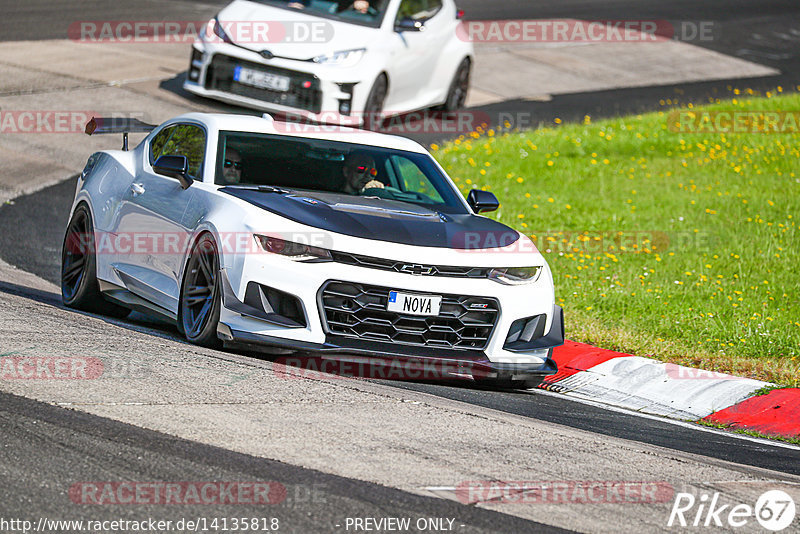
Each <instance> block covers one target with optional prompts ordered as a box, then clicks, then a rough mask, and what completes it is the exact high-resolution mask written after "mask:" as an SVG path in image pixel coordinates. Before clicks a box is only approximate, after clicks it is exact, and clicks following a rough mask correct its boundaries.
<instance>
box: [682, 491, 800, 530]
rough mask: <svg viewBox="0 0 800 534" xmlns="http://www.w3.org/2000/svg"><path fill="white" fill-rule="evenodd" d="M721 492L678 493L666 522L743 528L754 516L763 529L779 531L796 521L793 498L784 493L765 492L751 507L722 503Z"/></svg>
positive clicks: (696, 525) (683, 525) (692, 525)
mask: <svg viewBox="0 0 800 534" xmlns="http://www.w3.org/2000/svg"><path fill="white" fill-rule="evenodd" d="M719 501H720V495H719V493H714V495H713V496H711V497H709V496H708V495H707V494H705V493H704V494H702V495H700V497H695V496H694V495H692V494H691V493H678V494H676V495H675V502H674V503H673V504H672V510H671V511H670V514H669V520H668V521H667V526H668V527H687V526H689V527H733V528H740V527H743V526H745V525H747V524H749V523H751V521H752V519H753V517H755V519H756V521H758V523H759V524H760V525H761V527H762V528H765V529H767V530H770V531H772V532H779V531H781V530H784V529H786V528H787V527H789V526H790V525H791V524H792V522H793V521H794V517H795V512H796V510H795V504H794V499H792V497H791V496H790V495H789V494H788V493H786V492H785V491H781V490H770V491H766V492H764V493H763V494H761V496H760V497H759V498H758V500H756V504H755V506H751V505H749V504H736V505H731V504H720V502H719Z"/></svg>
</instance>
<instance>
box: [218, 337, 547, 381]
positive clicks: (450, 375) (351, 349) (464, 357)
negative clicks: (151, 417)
mask: <svg viewBox="0 0 800 534" xmlns="http://www.w3.org/2000/svg"><path fill="white" fill-rule="evenodd" d="M219 337H220V338H221V339H222V340H223V344H224V346H225V348H228V349H238V350H254V351H266V352H268V353H273V354H274V353H276V352H277V353H279V354H281V353H283V354H289V353H291V354H293V353H296V352H302V353H306V354H311V355H314V356H319V357H322V358H323V359H334V360H338V361H347V362H349V363H351V364H357V366H355V367H354V366H350V369H351V371H350V372H345V374H350V375H353V376H354V377H367V378H384V377H385V378H400V379H403V378H405V379H423V380H424V379H441V380H447V379H458V380H464V379H467V380H473V381H481V380H514V381H526V380H537V379H541V378H543V377H546V376H550V375H553V374H555V373H556V372H557V371H558V368H557V366H556V363H555V361H554V360H553V359H552V354H553V349H552V348H550V349H548V351H547V357H546V358H545V359H544V361H543V362H542V363H502V362H492V361H490V360H489V359H488V358H487V357H486V356H485V355H484V354H482V353H480V352H479V351H474V353H467V352H465V351H460V352H455V351H449V350H443V349H431V348H425V350H424V351H415V350H413V349H415V348H416V347H404V346H400V345H396V344H392V343H381V342H377V341H365V340H353V339H349V338H345V337H338V336H329V337H328V339H327V340H326V342H325V343H308V342H298V341H293V340H286V339H281V338H277V337H272V336H268V335H263V334H254V333H252V332H243V331H239V330H231V329H229V328H227V327H226V326H222V327H221V329H220V330H219ZM409 349H411V350H409ZM414 352H419V354H411V353H414ZM354 356H355V357H356V358H353V357H354ZM359 356H361V357H362V358H358V357H359ZM296 363H297V364H298V365H300V366H302V362H301V361H300V360H298V361H297V362H296ZM367 366H369V368H370V369H372V368H376V367H378V368H381V367H382V368H388V369H391V370H392V371H390V372H389V373H388V374H384V375H381V374H379V373H378V374H376V373H374V372H372V371H369V370H366V369H365V368H366V367H367ZM338 369H339V370H341V367H339V368H338ZM392 375H395V376H392Z"/></svg>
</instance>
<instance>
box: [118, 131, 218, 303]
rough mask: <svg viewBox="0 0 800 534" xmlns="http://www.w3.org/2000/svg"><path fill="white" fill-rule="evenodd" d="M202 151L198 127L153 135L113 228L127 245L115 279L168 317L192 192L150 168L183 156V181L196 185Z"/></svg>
mask: <svg viewBox="0 0 800 534" xmlns="http://www.w3.org/2000/svg"><path fill="white" fill-rule="evenodd" d="M162 134H163V135H162ZM205 147H206V132H205V129H204V128H203V127H202V126H200V125H199V124H188V123H185V124H184V123H181V124H176V125H173V126H170V127H167V128H165V129H164V130H162V131H161V132H159V133H158V134H157V135H156V136H155V137H154V138H153V140H152V142H151V143H150V147H149V149H148V151H147V152H148V153H147V154H146V156H145V158H146V161H143V162H142V170H141V172H140V173H139V176H138V177H137V180H135V181H134V183H133V184H131V189H130V191H129V192H128V193H127V196H126V200H125V203H124V204H125V205H124V206H123V209H122V215H121V217H120V222H119V233H120V235H122V236H124V237H125V239H126V241H127V242H129V243H130V244H131V247H130V250H129V253H128V254H125V255H120V257H119V263H118V265H117V266H116V270H117V272H118V273H119V275H120V278H121V279H122V281H123V282H124V283H125V285H126V287H127V288H128V289H129V290H130V291H131V292H133V293H135V294H137V295H139V296H140V297H143V298H145V299H147V300H149V301H151V302H153V303H155V304H157V305H158V306H160V307H162V308H164V309H166V310H169V311H171V312H173V313H177V310H178V297H179V293H180V273H181V271H182V265H181V262H182V261H183V257H184V251H185V249H186V246H187V243H188V240H189V238H190V236H191V232H192V230H191V229H190V228H187V227H186V225H185V224H184V220H183V219H184V214H185V213H186V210H187V207H188V206H189V203H190V202H191V200H192V197H193V195H194V191H193V189H192V188H189V189H187V190H184V189H183V187H182V186H181V184H180V182H179V181H178V180H177V179H176V178H172V177H168V176H162V175H160V174H157V173H156V172H155V171H154V170H153V164H154V163H155V161H156V160H157V159H158V158H159V157H160V156H167V155H178V156H186V158H187V159H188V162H189V176H190V177H192V178H193V179H201V178H200V177H201V176H202V172H203V163H204V157H205Z"/></svg>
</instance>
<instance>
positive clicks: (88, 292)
mask: <svg viewBox="0 0 800 534" xmlns="http://www.w3.org/2000/svg"><path fill="white" fill-rule="evenodd" d="M61 301H62V302H63V303H64V305H65V306H67V307H68V308H75V309H76V310H83V311H87V312H91V313H99V314H102V315H109V316H111V317H116V318H119V319H121V318H123V317H126V316H127V315H128V314H129V313H130V310H129V309H127V308H123V307H122V306H117V305H116V304H113V303H111V302H108V301H107V300H105V299H104V298H103V295H102V294H101V293H100V286H99V285H98V282H97V251H96V248H95V241H94V225H93V224H92V216H91V213H90V212H89V208H88V207H87V206H86V205H85V204H81V205H79V206H78V207H77V208H76V209H75V212H74V213H73V214H72V219H70V221H69V224H68V225H67V231H66V233H65V234H64V245H63V246H62V248H61Z"/></svg>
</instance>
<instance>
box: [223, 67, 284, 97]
mask: <svg viewBox="0 0 800 534" xmlns="http://www.w3.org/2000/svg"><path fill="white" fill-rule="evenodd" d="M233 79H234V80H236V81H237V82H239V83H241V84H244V85H251V86H253V87H258V88H260V89H269V90H271V91H282V92H286V91H288V90H289V83H290V81H291V80H290V79H289V77H288V76H279V75H277V74H271V73H269V72H263V71H260V70H255V69H248V68H247V67H240V66H238V65H237V66H236V68H235V69H234V70H233Z"/></svg>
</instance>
